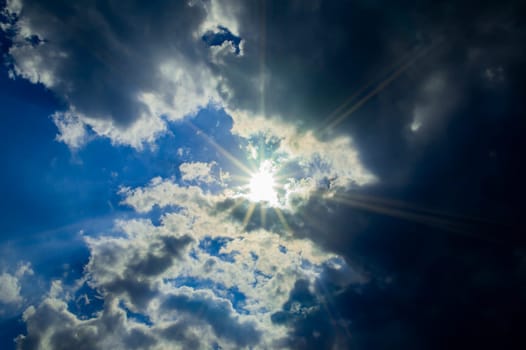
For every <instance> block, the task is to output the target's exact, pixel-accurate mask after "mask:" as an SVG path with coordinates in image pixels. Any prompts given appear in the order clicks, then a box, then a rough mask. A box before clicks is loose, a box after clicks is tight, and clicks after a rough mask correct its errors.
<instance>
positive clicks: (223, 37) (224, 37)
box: [202, 26, 241, 55]
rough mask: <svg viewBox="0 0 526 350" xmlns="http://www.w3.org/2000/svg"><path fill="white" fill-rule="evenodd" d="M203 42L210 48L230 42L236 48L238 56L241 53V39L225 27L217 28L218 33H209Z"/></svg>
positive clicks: (205, 35) (203, 38)
mask: <svg viewBox="0 0 526 350" xmlns="http://www.w3.org/2000/svg"><path fill="white" fill-rule="evenodd" d="M202 40H203V41H204V42H205V43H206V44H207V45H208V46H221V45H223V43H224V42H230V43H231V44H232V46H233V47H234V52H235V54H236V55H239V53H240V51H241V50H240V47H239V45H240V44H241V38H240V37H238V36H236V35H234V34H232V32H231V31H230V30H228V28H226V27H223V26H217V30H216V31H211V30H209V31H207V32H206V33H205V34H204V35H203V36H202Z"/></svg>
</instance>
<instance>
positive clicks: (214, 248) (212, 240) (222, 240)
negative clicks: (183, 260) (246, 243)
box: [199, 236, 239, 263]
mask: <svg viewBox="0 0 526 350" xmlns="http://www.w3.org/2000/svg"><path fill="white" fill-rule="evenodd" d="M230 241H232V238H229V237H217V236H216V237H211V236H206V237H205V238H203V239H201V240H200V241H199V249H201V251H203V252H205V253H207V254H208V255H210V256H215V257H217V258H218V259H220V260H222V261H225V262H229V263H234V262H235V261H236V255H238V254H239V252H238V251H235V250H234V251H232V252H230V253H223V252H221V249H222V248H223V247H225V246H226V245H227V244H228V242H230Z"/></svg>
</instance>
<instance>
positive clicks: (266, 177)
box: [248, 163, 278, 205]
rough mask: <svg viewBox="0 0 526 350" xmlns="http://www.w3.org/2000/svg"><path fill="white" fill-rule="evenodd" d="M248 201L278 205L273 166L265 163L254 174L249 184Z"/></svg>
mask: <svg viewBox="0 0 526 350" xmlns="http://www.w3.org/2000/svg"><path fill="white" fill-rule="evenodd" d="M248 187H249V194H248V199H250V200H251V201H253V202H268V203H269V204H271V205H277V204H278V194H277V192H276V188H275V187H276V182H275V180H274V174H273V171H272V168H271V166H270V165H269V164H268V163H263V164H262V166H261V167H260V168H259V170H258V171H257V172H256V173H254V174H252V177H251V178H250V182H249V185H248Z"/></svg>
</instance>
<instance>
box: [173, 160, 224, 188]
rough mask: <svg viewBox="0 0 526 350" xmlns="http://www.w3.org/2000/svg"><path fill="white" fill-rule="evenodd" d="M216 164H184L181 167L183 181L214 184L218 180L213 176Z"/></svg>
mask: <svg viewBox="0 0 526 350" xmlns="http://www.w3.org/2000/svg"><path fill="white" fill-rule="evenodd" d="M214 165H215V163H214V162H213V163H204V162H192V163H183V164H181V165H180V166H179V170H180V171H181V177H182V179H183V181H198V182H202V183H206V184H209V183H212V182H215V181H217V179H216V178H215V177H214V176H213V174H212V167H213V166H214Z"/></svg>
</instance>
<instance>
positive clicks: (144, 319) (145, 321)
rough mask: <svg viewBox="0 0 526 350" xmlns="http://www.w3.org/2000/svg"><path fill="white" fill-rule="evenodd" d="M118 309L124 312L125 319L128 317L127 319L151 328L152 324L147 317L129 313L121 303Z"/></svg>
mask: <svg viewBox="0 0 526 350" xmlns="http://www.w3.org/2000/svg"><path fill="white" fill-rule="evenodd" d="M119 307H120V308H121V309H123V310H124V311H125V312H126V317H128V319H131V320H134V321H136V322H139V323H142V324H145V325H147V326H153V323H152V321H151V320H150V318H149V317H148V316H146V315H143V314H141V313H137V312H133V311H131V310H130V309H129V308H127V307H126V305H124V303H123V302H122V301H121V302H120V303H119Z"/></svg>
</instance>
